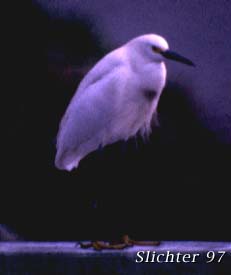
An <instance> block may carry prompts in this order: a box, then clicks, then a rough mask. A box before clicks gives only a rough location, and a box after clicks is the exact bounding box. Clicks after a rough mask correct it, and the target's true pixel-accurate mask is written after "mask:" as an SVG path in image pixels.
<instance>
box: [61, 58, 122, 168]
mask: <svg viewBox="0 0 231 275" xmlns="http://www.w3.org/2000/svg"><path fill="white" fill-rule="evenodd" d="M114 64H115V63H114ZM107 65H108V64H107ZM122 67H123V66H121V65H118V64H117V65H116V66H112V64H111V65H109V66H105V67H104V66H103V63H102V64H98V68H99V70H98V71H97V66H96V68H94V69H93V70H92V71H91V72H90V73H89V75H87V76H86V78H85V79H84V80H83V83H82V84H81V87H80V90H77V93H76V94H78V93H79V92H81V93H82V94H81V96H77V95H75V96H74V98H73V99H72V101H71V103H70V105H69V106H68V108H67V111H66V113H65V115H64V118H63V119H62V122H61V124H60V129H59V133H58V137H57V154H56V166H57V167H58V168H60V169H66V170H71V169H72V168H74V167H77V165H78V162H79V161H80V159H81V158H83V157H84V156H85V155H87V154H88V153H90V152H91V151H94V150H96V149H97V148H98V147H99V146H100V145H101V144H103V143H105V142H104V141H105V139H107V140H108V139H110V137H108V133H109V132H110V131H109V128H110V125H111V121H112V119H113V118H114V117H116V115H115V112H116V106H118V101H119V93H118V91H119V90H121V89H122V87H121V86H122V85H124V83H122V81H121V79H124V78H121V74H123V70H122V69H121V68H122ZM110 68H111V70H110ZM104 73H105V74H104ZM118 80H119V81H118Z"/></svg>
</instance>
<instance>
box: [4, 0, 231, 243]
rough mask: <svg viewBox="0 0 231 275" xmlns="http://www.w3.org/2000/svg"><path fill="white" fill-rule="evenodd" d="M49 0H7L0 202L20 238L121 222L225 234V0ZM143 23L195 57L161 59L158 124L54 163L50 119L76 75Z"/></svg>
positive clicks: (188, 235) (126, 226) (229, 152)
mask: <svg viewBox="0 0 231 275" xmlns="http://www.w3.org/2000/svg"><path fill="white" fill-rule="evenodd" d="M47 2H48V1H45V0H44V1H37V2H35V1H34V4H33V6H32V8H30V9H29V7H26V6H19V4H18V6H14V7H13V8H11V9H9V10H7V11H6V14H7V15H8V16H7V19H6V20H5V24H6V25H7V26H9V27H10V28H9V30H8V33H7V34H8V35H7V38H6V39H5V41H7V45H8V46H7V51H6V54H5V59H6V62H5V63H4V69H5V72H6V77H5V80H6V81H7V90H6V91H5V92H4V93H3V95H4V100H3V101H2V102H3V103H2V105H3V106H2V108H3V110H4V112H5V116H4V118H5V121H6V131H5V132H4V133H6V134H5V135H4V137H6V139H5V140H4V143H2V152H3V154H2V159H3V160H4V164H5V165H4V166H3V171H4V172H6V174H7V177H6V178H5V179H4V180H2V181H1V182H2V183H1V185H2V192H1V194H3V196H4V198H5V200H3V202H2V204H3V205H2V208H1V209H3V210H7V213H8V217H9V218H10V217H12V223H9V225H11V226H13V227H14V228H15V229H16V230H17V231H18V232H19V233H20V234H21V235H23V236H25V237H27V238H28V239H61V240H63V239H81V238H85V239H86V238H93V237H102V238H105V236H108V237H112V236H113V235H117V234H118V233H123V232H124V231H126V232H129V233H131V234H133V235H134V236H137V237H139V238H153V239H211V240H225V239H229V240H230V235H229V232H230V224H227V219H228V216H229V214H230V202H229V199H228V198H227V196H228V194H229V192H228V187H229V184H230V182H231V176H230V161H231V79H230V72H231V50H230V31H231V21H230V14H231V3H230V1H225V0H222V1H218V0H217V1H209V2H208V1H170V0H165V1H163V0H162V1H106V0H105V1H97V2H96V1H65V2H64V1H55V2H53V1H49V3H50V2H53V3H55V4H54V5H50V6H47V4H46V3H47ZM39 3H40V4H39ZM64 3H65V4H64ZM74 3H75V4H74ZM96 3H97V4H96ZM151 32H153V33H158V34H160V35H163V36H164V37H165V38H166V39H167V40H168V42H169V44H170V47H171V49H174V50H176V51H177V52H179V53H181V54H182V55H185V56H186V57H188V58H190V59H192V60H193V61H194V62H195V63H196V65H197V67H196V68H195V69H194V68H190V67H187V66H184V65H182V64H177V63H175V62H170V61H169V62H168V63H167V68H168V84H167V87H166V89H165V91H164V93H163V96H162V97H161V101H160V105H159V113H160V122H161V127H160V128H159V129H155V130H154V132H153V135H152V136H151V139H150V142H149V143H148V144H144V143H143V142H142V141H140V140H138V148H136V146H135V142H134V141H133V140H131V141H130V142H129V143H128V144H127V145H126V146H124V144H121V143H118V144H115V145H113V146H109V147H107V148H105V149H104V150H103V151H102V152H96V153H93V154H91V155H89V156H88V157H87V158H86V159H84V160H83V161H82V162H81V164H80V167H79V169H78V170H76V171H74V172H72V173H66V172H62V171H58V170H57V169H55V167H54V156H55V136H56V134H57V130H58V123H59V121H60V119H61V117H62V115H63V113H64V111H65V108H66V106H67V104H68V102H69V100H70V98H71V96H72V95H73V93H74V92H75V89H76V87H77V85H78V83H79V81H80V80H81V78H82V77H83V76H84V74H85V73H86V72H87V71H88V70H89V68H90V67H91V66H93V64H94V63H95V62H96V61H97V60H98V59H99V58H101V57H102V56H103V55H104V54H105V53H107V52H108V51H110V50H111V49H113V48H115V47H117V46H119V45H121V44H123V43H124V42H126V41H127V40H129V39H130V38H132V37H134V36H137V35H140V34H144V33H151ZM95 200H97V201H98V208H97V210H96V209H94V208H93V205H94V201H95ZM183 210H184V211H185V212H183ZM30 211H32V212H30ZM3 212H4V211H3ZM108 212H110V214H108ZM31 213H33V214H31ZM13 217H17V218H18V219H19V221H17V219H16V218H14V219H13ZM127 219H128V220H129V221H128V222H127ZM109 222H110V225H107V224H108V223H109ZM217 226H218V229H217V230H214V228H215V227H217ZM116 233H117V234H116Z"/></svg>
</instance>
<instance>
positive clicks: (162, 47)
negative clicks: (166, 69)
mask: <svg viewBox="0 0 231 275" xmlns="http://www.w3.org/2000/svg"><path fill="white" fill-rule="evenodd" d="M131 44H132V45H133V47H135V48H136V49H137V50H138V51H139V52H140V53H141V54H142V55H143V56H146V57H147V58H148V59H150V60H151V61H153V62H156V63H161V62H163V61H165V60H166V59H172V60H174V61H178V62H181V63H184V64H187V65H190V66H195V65H194V64H193V62H192V61H191V60H189V59H187V58H185V57H183V56H181V55H179V54H178V53H176V52H174V51H171V50H169V46H168V42H167V41H166V40H165V39H164V38H163V37H161V36H159V35H156V34H146V35H142V36H139V37H137V38H134V39H133V40H132V41H131Z"/></svg>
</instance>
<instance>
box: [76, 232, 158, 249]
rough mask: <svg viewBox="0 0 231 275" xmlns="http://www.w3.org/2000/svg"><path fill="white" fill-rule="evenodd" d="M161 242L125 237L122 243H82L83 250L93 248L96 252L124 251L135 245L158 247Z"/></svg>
mask: <svg viewBox="0 0 231 275" xmlns="http://www.w3.org/2000/svg"><path fill="white" fill-rule="evenodd" d="M159 244H160V242H158V241H135V240H132V239H130V238H129V236H128V235H124V236H123V238H122V242H121V243H113V242H104V241H92V242H89V243H80V247H81V248H90V247H93V248H94V249H96V250H102V249H123V248H126V247H131V246H133V245H139V246H157V245H159Z"/></svg>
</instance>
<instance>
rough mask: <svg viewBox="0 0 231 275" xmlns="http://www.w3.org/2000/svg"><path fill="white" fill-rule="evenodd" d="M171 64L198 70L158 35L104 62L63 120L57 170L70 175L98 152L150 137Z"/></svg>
mask: <svg viewBox="0 0 231 275" xmlns="http://www.w3.org/2000/svg"><path fill="white" fill-rule="evenodd" d="M166 59H172V60H175V61H178V62H181V63H184V64H187V65H190V66H194V64H193V63H192V62H191V61H190V60H189V59H187V58H185V57H183V56H181V55H179V54H177V53H175V52H173V51H170V50H169V46H168V43H167V41H166V40H165V39H164V38H163V37H161V36H159V35H155V34H146V35H142V36H139V37H136V38H134V39H132V40H130V41H129V42H127V43H126V44H125V45H123V46H122V47H120V48H118V49H115V50H113V51H112V52H110V53H109V54H107V55H106V56H105V57H104V58H102V59H101V60H100V61H99V62H98V63H97V64H96V65H95V66H94V67H93V68H92V69H91V70H90V71H89V72H88V73H87V75H86V76H85V77H84V78H83V80H82V81H81V83H80V85H79V87H78V89H77V91H76V93H75V95H74V96H73V98H72V100H71V102H70V104H69V106H68V107H67V110H66V112H65V114H64V116H63V118H62V121H61V123H60V126H59V132H58V136H57V154H56V158H55V165H56V167H57V168H58V169H62V170H68V171H71V170H72V169H74V168H77V167H78V165H79V162H80V160H81V159H83V158H84V157H85V156H86V155H88V154H89V153H91V152H93V151H95V150H97V149H98V148H99V147H104V146H105V145H108V144H112V143H114V142H117V141H119V140H125V141H126V140H128V139H129V138H130V137H133V136H135V135H137V134H140V135H141V136H143V137H146V136H149V134H150V132H151V128H152V122H153V121H155V118H156V116H157V105H158V101H159V99H160V95H161V93H162V91H163V88H164V86H165V83H166V66H165V63H164V62H165V60H166Z"/></svg>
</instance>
